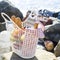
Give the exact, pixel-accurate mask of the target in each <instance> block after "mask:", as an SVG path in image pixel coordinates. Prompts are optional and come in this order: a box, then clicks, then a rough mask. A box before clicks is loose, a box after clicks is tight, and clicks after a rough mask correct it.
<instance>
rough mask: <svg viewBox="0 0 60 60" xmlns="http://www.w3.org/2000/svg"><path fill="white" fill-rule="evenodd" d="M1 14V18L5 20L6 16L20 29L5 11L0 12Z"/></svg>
mask: <svg viewBox="0 0 60 60" xmlns="http://www.w3.org/2000/svg"><path fill="white" fill-rule="evenodd" d="M1 16H2V17H3V19H4V20H5V22H7V21H8V20H7V18H8V19H9V20H10V21H11V22H12V23H13V24H15V25H16V26H17V28H19V29H21V28H20V27H18V25H17V24H16V23H15V22H14V21H13V20H12V19H11V18H10V17H9V16H8V15H7V14H6V13H4V12H2V13H1ZM5 16H6V17H7V18H6V17H5Z"/></svg>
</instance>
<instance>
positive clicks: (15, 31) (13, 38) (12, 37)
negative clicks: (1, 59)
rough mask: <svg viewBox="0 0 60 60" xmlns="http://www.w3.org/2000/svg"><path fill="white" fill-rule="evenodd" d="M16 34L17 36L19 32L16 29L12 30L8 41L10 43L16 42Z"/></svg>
mask: <svg viewBox="0 0 60 60" xmlns="http://www.w3.org/2000/svg"><path fill="white" fill-rule="evenodd" d="M18 34H19V30H18V29H15V30H13V31H12V32H11V35H10V40H11V41H15V40H18Z"/></svg>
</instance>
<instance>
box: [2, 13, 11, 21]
mask: <svg viewBox="0 0 60 60" xmlns="http://www.w3.org/2000/svg"><path fill="white" fill-rule="evenodd" d="M1 16H2V17H3V19H4V20H5V22H7V21H8V20H7V18H8V19H9V20H10V21H11V18H10V17H9V16H8V15H7V14H6V13H4V12H2V13H1ZM5 16H6V17H7V18H6V17H5Z"/></svg>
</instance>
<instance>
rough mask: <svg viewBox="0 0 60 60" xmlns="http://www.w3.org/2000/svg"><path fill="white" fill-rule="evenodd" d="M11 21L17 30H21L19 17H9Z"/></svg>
mask: <svg viewBox="0 0 60 60" xmlns="http://www.w3.org/2000/svg"><path fill="white" fill-rule="evenodd" d="M11 19H12V21H13V22H14V24H16V25H17V26H18V27H19V28H22V21H21V19H20V18H19V17H16V16H14V15H13V16H11Z"/></svg>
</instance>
